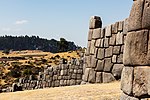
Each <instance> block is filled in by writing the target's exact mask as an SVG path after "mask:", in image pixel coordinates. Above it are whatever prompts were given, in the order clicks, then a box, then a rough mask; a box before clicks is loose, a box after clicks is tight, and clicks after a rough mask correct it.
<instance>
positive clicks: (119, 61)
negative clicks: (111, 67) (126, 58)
mask: <svg viewBox="0 0 150 100" xmlns="http://www.w3.org/2000/svg"><path fill="white" fill-rule="evenodd" d="M117 63H119V64H122V63H123V54H120V55H118V56H117Z"/></svg>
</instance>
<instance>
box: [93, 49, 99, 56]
mask: <svg viewBox="0 0 150 100" xmlns="http://www.w3.org/2000/svg"><path fill="white" fill-rule="evenodd" d="M97 54H98V48H95V53H94V57H95V58H97ZM92 56H93V55H92Z"/></svg>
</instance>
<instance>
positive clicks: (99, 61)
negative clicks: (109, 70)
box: [95, 60, 104, 71]
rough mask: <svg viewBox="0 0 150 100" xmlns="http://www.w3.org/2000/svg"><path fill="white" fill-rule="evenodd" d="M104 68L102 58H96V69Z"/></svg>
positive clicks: (101, 69)
mask: <svg viewBox="0 0 150 100" xmlns="http://www.w3.org/2000/svg"><path fill="white" fill-rule="evenodd" d="M103 69H104V60H98V62H97V67H96V68H95V70H96V71H103Z"/></svg>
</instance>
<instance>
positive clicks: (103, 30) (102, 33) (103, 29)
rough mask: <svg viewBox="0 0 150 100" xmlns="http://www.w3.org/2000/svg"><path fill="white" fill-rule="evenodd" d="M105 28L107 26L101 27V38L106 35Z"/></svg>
mask: <svg viewBox="0 0 150 100" xmlns="http://www.w3.org/2000/svg"><path fill="white" fill-rule="evenodd" d="M105 30H106V28H102V29H101V37H100V38H104V37H105Z"/></svg>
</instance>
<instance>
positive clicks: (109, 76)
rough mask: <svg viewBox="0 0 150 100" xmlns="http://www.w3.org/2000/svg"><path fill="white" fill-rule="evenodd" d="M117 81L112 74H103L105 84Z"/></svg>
mask: <svg viewBox="0 0 150 100" xmlns="http://www.w3.org/2000/svg"><path fill="white" fill-rule="evenodd" d="M112 81H115V78H114V76H113V75H112V74H111V73H105V72H103V83H109V82H112Z"/></svg>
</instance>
